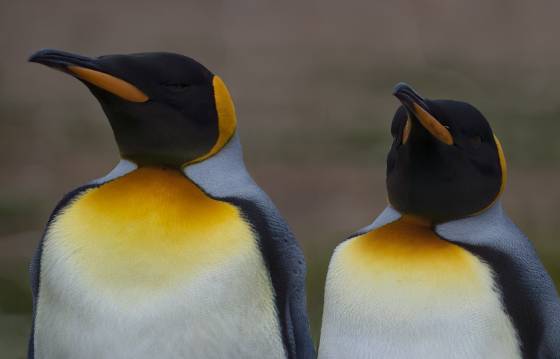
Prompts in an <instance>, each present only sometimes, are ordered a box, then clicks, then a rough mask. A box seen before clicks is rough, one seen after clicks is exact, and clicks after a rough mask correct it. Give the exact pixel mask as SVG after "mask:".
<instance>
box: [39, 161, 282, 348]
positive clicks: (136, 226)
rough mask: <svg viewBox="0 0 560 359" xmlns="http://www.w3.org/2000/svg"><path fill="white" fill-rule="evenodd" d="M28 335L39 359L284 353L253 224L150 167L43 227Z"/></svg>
mask: <svg viewBox="0 0 560 359" xmlns="http://www.w3.org/2000/svg"><path fill="white" fill-rule="evenodd" d="M248 318H252V322H251V323H248V322H247V319H248ZM35 331H36V343H35V344H36V352H37V353H38V355H41V357H43V356H44V357H79V358H89V357H92V358H94V357H106V358H110V357H111V358H121V357H122V358H129V357H134V358H154V357H189V358H222V357H228V356H230V355H232V353H233V355H234V356H238V357H247V358H251V357H255V358H257V357H263V356H268V357H271V358H281V357H282V356H283V353H284V349H283V344H282V340H281V335H280V329H279V324H278V319H277V315H276V311H275V303H274V294H273V289H272V285H271V283H270V276H269V273H268V271H267V268H266V265H265V263H264V260H263V257H262V255H261V253H260V250H259V247H258V244H257V236H256V234H255V233H254V232H253V230H252V227H251V225H250V224H249V223H248V222H247V221H246V220H245V218H244V216H243V215H242V213H241V212H240V210H239V209H238V208H237V207H236V206H234V205H232V204H229V203H227V202H223V201H219V200H215V199H212V198H210V197H209V196H208V195H206V194H205V193H204V192H203V191H202V190H201V189H200V188H198V187H197V186H196V185H195V184H194V183H193V182H191V181H190V180H189V179H188V178H186V177H185V176H184V175H183V174H182V173H181V172H179V171H172V170H163V169H156V168H139V169H137V170H135V171H133V172H131V173H129V174H126V175H124V176H123V177H120V178H117V179H115V180H113V181H111V182H108V183H106V184H103V185H101V186H100V187H98V188H92V189H89V190H87V191H86V192H84V193H83V194H81V195H79V196H77V197H76V199H75V200H74V201H73V202H72V203H70V204H69V205H68V206H67V207H66V208H65V209H63V210H62V211H61V212H60V213H59V215H58V216H57V217H56V218H55V219H54V221H53V222H52V223H51V225H50V227H49V229H48V231H47V234H46V237H45V241H44V247H43V254H42V258H41V277H40V296H39V300H38V307H37V317H36V326H35ZM53 343H54V344H53Z"/></svg>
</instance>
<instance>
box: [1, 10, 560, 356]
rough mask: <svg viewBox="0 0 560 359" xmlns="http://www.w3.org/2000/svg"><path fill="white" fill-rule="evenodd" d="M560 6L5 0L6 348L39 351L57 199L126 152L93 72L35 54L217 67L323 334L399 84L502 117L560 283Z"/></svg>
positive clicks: (538, 241)
mask: <svg viewBox="0 0 560 359" xmlns="http://www.w3.org/2000/svg"><path fill="white" fill-rule="evenodd" d="M559 12H560V3H559V2H554V1H550V2H546V3H544V2H543V3H539V2H527V1H521V0H517V1H505V0H501V1H484V0H472V1H445V2H443V1H435V0H432V1H414V0H394V1H391V2H381V1H361V2H360V1H355V0H349V1H334V0H321V1H305V2H304V1H277V2H269V1H256V0H253V1H250V0H236V1H224V0H222V1H218V0H205V1H196V2H195V1H179V0H177V1H162V2H155V1H140V0H134V1H132V0H124V1H119V2H116V1H111V2H109V1H107V2H102V1H89V2H76V1H70V0H62V1H61V0H56V1H30V0H28V1H3V2H2V3H0V48H1V49H2V51H1V54H0V168H1V169H0V353H2V354H1V355H2V356H3V357H6V358H8V357H9V358H12V357H15V358H18V357H19V358H23V357H24V352H25V341H26V337H27V334H28V330H29V323H30V308H31V304H30V303H31V299H30V292H29V289H28V286H29V285H28V276H27V266H28V262H29V259H30V256H31V255H32V252H33V250H34V247H35V245H36V243H37V241H38V240H39V238H40V236H41V232H42V230H43V226H44V224H45V222H46V220H47V218H48V215H49V213H50V211H51V209H52V208H53V206H54V205H55V203H56V202H57V201H58V200H59V199H60V198H61V196H62V195H63V194H64V193H65V192H66V191H69V190H70V189H72V188H74V187H76V186H78V185H80V184H83V183H85V182H87V181H89V180H90V179H93V178H96V177H99V176H101V175H103V174H105V173H106V172H107V171H109V170H110V169H111V168H112V166H113V165H114V164H115V163H116V161H117V159H118V156H117V151H116V146H115V144H114V142H113V139H112V133H111V131H110V128H109V124H108V122H107V121H106V120H105V116H104V115H103V113H102V111H101V109H100V107H99V106H98V104H97V102H96V100H95V99H94V98H93V97H92V96H91V95H90V94H89V92H88V91H87V89H86V88H85V87H84V86H83V85H81V84H80V83H79V82H78V81H76V80H73V79H71V78H70V77H65V76H63V75H62V74H59V73H56V72H54V71H52V70H48V69H46V68H44V67H42V66H39V65H36V64H28V63H26V59H27V57H28V55H29V54H31V53H32V52H33V51H35V50H38V49H40V48H43V47H53V48H58V49H63V50H67V51H72V52H77V53H82V54H85V55H92V56H95V55H102V54H111V53H130V52H142V51H162V50H164V51H173V52H179V53H183V54H186V55H189V56H191V57H194V58H196V59H198V60H200V61H201V62H202V63H204V64H206V65H207V66H208V67H209V68H210V69H211V70H212V71H214V72H215V73H217V74H219V75H220V76H221V77H222V78H223V79H224V80H225V82H226V83H227V84H228V86H229V87H230V90H231V92H232V94H233V96H234V99H235V102H236V105H237V112H238V117H239V125H240V131H241V137H242V141H243V144H244V148H245V157H246V160H247V164H248V167H249V169H250V171H251V173H252V174H253V175H254V177H255V178H256V180H257V182H258V183H259V184H260V185H261V186H262V187H263V188H264V189H265V190H266V191H267V192H268V193H269V194H270V195H271V196H272V198H273V199H274V201H275V202H276V204H277V205H278V207H279V208H280V210H281V211H282V213H283V214H284V216H285V217H286V218H287V220H288V222H289V223H290V225H291V227H292V228H293V230H294V232H295V233H296V235H297V238H298V239H299V241H300V243H301V245H302V247H303V248H304V250H305V254H306V257H307V261H308V267H309V276H308V283H309V284H308V287H309V294H308V297H309V298H308V299H309V310H310V313H311V319H312V326H313V330H314V334H315V335H317V333H318V330H319V326H320V316H321V310H322V300H323V299H322V287H323V284H324V276H325V273H326V269H327V264H328V260H329V257H330V254H331V252H332V250H333V248H334V247H335V246H336V244H337V243H339V242H340V241H341V240H342V239H344V238H345V236H346V235H348V234H349V233H351V232H352V231H354V230H356V229H358V228H359V227H361V226H364V225H366V224H367V223H369V222H370V221H371V220H372V219H373V218H374V217H375V216H376V214H377V213H378V212H379V211H380V210H381V209H382V208H383V207H384V206H385V188H384V166H385V163H384V161H385V159H384V157H385V152H386V151H387V149H388V146H389V143H390V136H389V124H390V120H391V117H392V113H393V112H394V110H395V109H396V107H397V102H396V100H395V99H394V98H392V96H391V89H392V86H393V85H394V84H395V83H397V82H399V81H406V82H409V83H411V84H412V85H413V86H415V87H416V88H417V89H418V90H419V91H420V92H421V93H423V94H425V95H426V96H427V97H432V98H453V99H462V100H465V101H468V102H471V103H473V104H475V105H476V106H477V107H479V109H481V110H482V112H483V113H485V114H486V115H487V117H488V118H489V120H490V121H491V123H492V125H493V127H494V129H495V132H496V133H497V134H498V135H499V136H500V138H501V139H502V142H503V144H504V147H505V151H506V153H507V157H508V160H509V166H510V173H511V175H510V181H509V185H508V189H507V192H506V193H505V198H504V203H505V207H506V209H507V211H508V212H509V213H510V215H511V217H512V218H513V219H514V220H515V222H516V223H517V224H518V225H519V226H520V227H521V228H522V229H523V230H524V231H525V232H526V233H527V234H528V235H529V237H530V238H531V239H532V240H533V242H534V244H535V245H536V247H537V249H538V252H539V253H540V255H541V256H542V258H543V260H544V262H545V264H546V266H547V267H548V269H549V270H550V271H551V272H552V273H553V275H554V277H555V278H556V281H557V283H558V281H559V280H560V260H559V259H560V238H558V231H559V229H560V228H559V227H560V226H559V224H558V220H559V219H560V215H559V212H560V186H559V185H558V183H559V182H560V141H559V140H558V136H559V132H560V119H559V117H560V99H559V92H558V89H559V83H560V71H559V70H560V49H559V48H558V46H556V44H557V42H558V39H557V37H558V33H560V22H558V18H557V14H558V13H559Z"/></svg>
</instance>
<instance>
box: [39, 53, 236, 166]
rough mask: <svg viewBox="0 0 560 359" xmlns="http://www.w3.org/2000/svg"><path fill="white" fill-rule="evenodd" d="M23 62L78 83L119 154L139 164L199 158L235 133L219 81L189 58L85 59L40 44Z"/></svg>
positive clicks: (167, 55) (159, 55)
mask: <svg viewBox="0 0 560 359" xmlns="http://www.w3.org/2000/svg"><path fill="white" fill-rule="evenodd" d="M29 61H31V62H37V63H41V64H44V65H47V66H49V67H52V68H55V69H58V70H61V71H63V72H65V73H68V74H70V75H72V76H74V77H76V78H77V79H79V80H80V81H82V82H83V83H84V84H85V85H86V86H87V87H88V88H89V89H90V91H91V92H92V93H93V95H94V96H95V97H96V98H97V99H98V100H99V102H100V104H101V106H102V108H103V110H104V112H105V114H106V115H107V117H108V118H109V121H110V123H111V127H112V129H113V133H114V135H115V139H116V141H117V144H118V147H119V151H120V153H121V156H122V157H123V158H125V159H128V160H130V161H132V162H135V163H136V164H137V165H140V166H143V165H148V166H164V167H178V168H180V167H182V166H185V165H187V164H191V163H194V162H199V161H202V160H204V159H206V158H208V157H210V156H212V155H214V154H215V153H217V152H218V151H219V150H220V149H221V148H222V147H224V146H225V144H226V143H227V142H228V140H229V139H230V138H231V137H232V136H233V134H234V132H235V130H236V117H235V109H234V106H233V102H232V99H231V97H230V95H229V92H228V90H227V88H226V86H225V84H224V83H223V81H222V80H221V79H220V78H219V77H218V76H216V75H214V74H212V73H211V72H210V71H209V70H208V69H206V68H205V67H204V66H203V65H201V64H200V63H198V62H196V61H195V60H193V59H191V58H189V57H186V56H182V55H178V54H173V53H164V52H153V53H139V54H130V55H107V56H100V57H97V58H89V57H85V56H80V55H75V54H70V53H67V52H62V51H58V50H50V49H46V50H41V51H39V52H37V53H35V54H33V55H32V56H31V57H30V59H29Z"/></svg>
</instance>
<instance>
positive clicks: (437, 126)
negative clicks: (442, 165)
mask: <svg viewBox="0 0 560 359" xmlns="http://www.w3.org/2000/svg"><path fill="white" fill-rule="evenodd" d="M412 105H413V107H414V114H415V115H416V118H417V119H418V121H420V123H421V124H422V126H424V128H425V129H426V130H428V132H430V133H431V134H432V136H434V137H435V138H437V139H438V140H440V141H441V142H443V143H445V144H447V145H452V144H453V136H451V133H450V132H449V130H448V129H447V128H445V127H444V126H443V125H442V124H441V123H439V121H438V120H436V119H435V117H434V116H432V115H430V113H429V112H428V111H426V110H424V109H423V108H422V107H421V106H419V105H417V104H416V103H413V104H412Z"/></svg>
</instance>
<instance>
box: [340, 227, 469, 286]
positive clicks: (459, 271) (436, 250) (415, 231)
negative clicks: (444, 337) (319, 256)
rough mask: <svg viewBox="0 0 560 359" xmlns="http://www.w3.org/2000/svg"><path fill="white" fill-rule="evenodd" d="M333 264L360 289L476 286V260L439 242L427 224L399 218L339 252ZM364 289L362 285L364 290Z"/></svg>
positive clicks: (450, 244) (447, 243) (346, 244)
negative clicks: (368, 286)
mask: <svg viewBox="0 0 560 359" xmlns="http://www.w3.org/2000/svg"><path fill="white" fill-rule="evenodd" d="M341 248H342V249H341V252H340V258H338V259H337V262H338V263H339V264H340V266H343V267H344V268H347V269H348V270H350V272H351V273H352V276H354V277H355V278H356V279H357V280H358V279H360V278H361V279H362V280H360V282H362V283H376V286H383V284H386V285H387V286H388V287H387V288H388V290H389V289H390V287H395V290H396V288H397V287H401V286H404V288H410V289H414V288H417V289H418V290H426V289H438V290H440V291H441V290H442V289H443V290H445V289H449V290H456V288H457V287H458V286H464V287H469V286H472V285H475V283H474V282H476V281H474V282H473V278H476V276H473V271H474V270H475V268H476V266H475V264H476V262H477V259H476V258H475V257H474V256H472V255H471V254H470V253H469V252H467V251H466V250H464V249H463V248H461V247H459V246H457V245H455V244H453V243H450V242H448V241H445V240H443V239H441V238H440V237H438V236H437V235H436V234H435V233H434V232H433V231H432V229H431V227H430V225H429V223H427V222H425V221H422V220H419V219H417V218H413V217H409V216H403V217H402V218H401V219H399V220H397V221H395V222H393V223H389V224H387V225H385V226H383V227H381V228H378V229H376V230H374V231H372V232H369V233H366V234H364V235H362V236H359V237H356V238H353V239H350V240H348V241H347V242H346V243H344V244H343V245H342V246H341ZM364 285H366V284H364Z"/></svg>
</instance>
